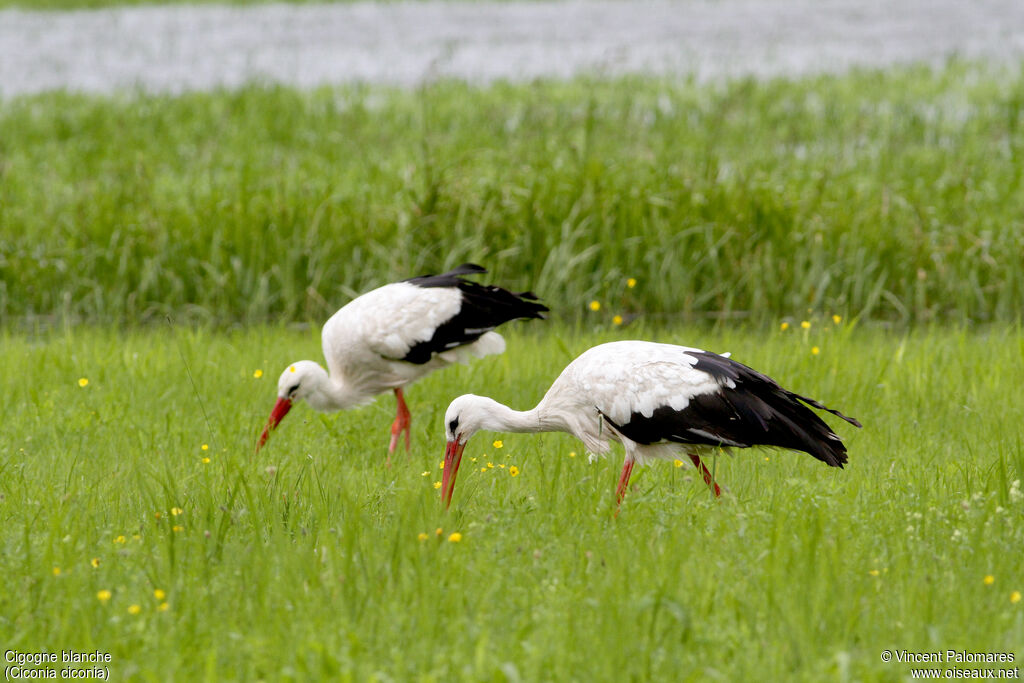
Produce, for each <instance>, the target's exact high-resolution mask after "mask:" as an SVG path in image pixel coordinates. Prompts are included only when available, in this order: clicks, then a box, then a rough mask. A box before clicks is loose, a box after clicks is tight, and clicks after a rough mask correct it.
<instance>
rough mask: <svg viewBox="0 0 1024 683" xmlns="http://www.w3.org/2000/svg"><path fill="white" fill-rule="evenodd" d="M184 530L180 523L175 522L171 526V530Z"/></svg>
mask: <svg viewBox="0 0 1024 683" xmlns="http://www.w3.org/2000/svg"><path fill="white" fill-rule="evenodd" d="M184 530H185V527H183V526H181V525H180V524H175V525H174V526H172V527H171V531H184Z"/></svg>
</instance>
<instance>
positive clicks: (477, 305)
mask: <svg viewBox="0 0 1024 683" xmlns="http://www.w3.org/2000/svg"><path fill="white" fill-rule="evenodd" d="M486 272H487V269H486V268H484V267H483V266H478V265H477V264H475V263H463V264H462V265H460V266H456V267H455V268H453V269H452V270H449V271H448V272H447V273H442V274H440V275H420V276H419V277H413V278H409V279H408V280H406V282H409V283H411V284H414V285H416V286H417V287H457V288H458V289H459V290H460V291H461V292H462V294H463V296H464V297H465V299H464V301H463V308H464V309H465V308H466V306H467V304H468V305H469V307H470V308H472V309H474V310H475V312H476V313H478V314H479V313H483V312H487V313H489V315H485V316H484V317H485V318H487V324H483V322H484V321H483V320H481V321H480V322H481V323H482V324H481V325H478V326H477V327H485V326H488V325H489V326H490V327H492V328H493V327H494V326H496V325H500V324H501V323H503V322H507V321H509V320H515V319H517V318H519V319H527V318H544V313H546V312H547V311H548V307H547V306H545V305H544V304H542V303H540V297H538V296H537V295H536V294H534V293H533V292H510V291H509V290H507V289H502V288H501V287H497V286H495V285H480V284H477V283H475V282H470V281H469V280H466V279H463V278H462V277H461V276H463V275H481V274H484V273H486ZM478 317H479V316H478ZM498 318H500V320H498Z"/></svg>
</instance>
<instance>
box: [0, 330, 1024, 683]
mask: <svg viewBox="0 0 1024 683" xmlns="http://www.w3.org/2000/svg"><path fill="white" fill-rule="evenodd" d="M813 322H814V324H813V325H812V327H811V328H810V329H809V330H807V331H804V330H800V329H792V328H791V329H789V330H787V331H785V332H783V331H780V330H778V329H776V330H775V331H774V332H770V333H767V334H765V332H764V329H763V328H747V327H736V326H728V327H725V326H721V327H719V328H717V329H713V330H706V329H699V328H671V329H659V328H654V327H641V328H639V329H637V328H630V329H626V330H615V331H610V330H602V329H588V330H584V329H582V328H578V327H577V328H570V327H568V326H565V325H558V324H551V323H544V324H535V325H531V326H529V327H525V326H524V327H522V328H519V329H518V330H516V331H513V332H511V333H510V334H509V337H510V343H509V350H508V352H507V353H506V354H505V355H504V356H501V357H498V358H491V359H485V360H483V361H479V362H476V363H474V364H472V365H470V366H468V367H458V368H454V369H451V370H448V371H446V372H444V373H438V374H435V375H433V376H431V377H429V378H428V379H426V380H424V381H423V382H421V383H419V384H417V385H415V386H414V387H413V388H412V389H411V390H410V392H409V402H410V406H411V409H412V411H413V417H414V421H413V434H412V436H413V450H412V453H411V456H410V458H409V459H408V460H407V459H406V458H405V457H404V456H402V457H399V458H397V460H396V462H395V464H394V466H393V467H392V468H391V469H387V468H386V467H385V466H384V455H385V450H386V449H385V447H386V443H387V437H388V426H389V424H390V421H391V419H392V417H393V401H392V400H391V399H390V397H385V398H383V399H381V400H380V401H378V402H377V403H375V404H372V405H370V406H367V407H364V408H361V409H359V410H355V411H350V412H347V413H343V414H339V415H336V416H329V417H324V416H319V415H317V414H315V413H312V412H311V411H310V410H308V408H307V407H306V406H299V407H297V408H296V409H295V410H293V411H292V414H291V415H289V416H288V417H287V418H286V420H285V421H284V422H283V423H282V426H281V428H280V429H279V430H278V431H277V432H276V433H275V435H274V436H273V438H272V439H271V441H270V443H269V444H268V446H267V447H266V448H265V449H264V450H263V451H261V452H260V453H259V455H258V456H255V457H254V456H253V453H252V447H253V444H254V440H255V437H256V435H257V433H258V431H259V428H260V427H261V426H262V424H263V421H264V420H265V419H266V416H267V413H268V412H269V409H270V406H271V404H272V402H273V394H274V386H275V380H276V376H277V373H278V372H279V371H280V370H281V369H282V368H283V367H284V365H285V364H286V363H287V362H289V361H291V360H295V359H298V358H300V357H308V358H318V357H319V341H318V339H317V335H316V334H315V333H314V332H309V331H305V332H303V331H298V332H297V331H289V330H286V329H284V328H280V327H277V328H264V327H257V328H253V329H249V330H244V331H243V330H237V331H233V332H230V331H229V332H213V331H209V330H206V329H198V330H187V329H184V328H181V327H177V328H174V329H172V330H169V331H168V330H149V331H145V330H138V331H134V332H129V333H126V334H125V333H117V332H115V331H113V330H110V329H93V328H73V329H70V330H68V331H65V332H54V331H51V332H47V333H43V334H39V335H33V334H13V333H11V332H10V331H8V332H7V333H5V334H4V338H3V348H4V353H3V355H2V361H0V362H2V368H0V394H2V395H3V396H4V406H5V407H4V429H3V430H2V431H0V572H2V574H3V576H4V585H5V589H4V590H3V591H2V592H0V642H2V643H3V646H4V648H5V649H13V650H20V651H23V652H32V651H39V650H42V649H48V650H50V651H58V650H60V649H68V648H75V649H79V650H90V651H91V650H94V649H99V650H102V651H106V652H109V653H111V655H112V657H113V662H112V663H111V665H110V667H111V676H112V678H113V680H126V679H133V680H135V679H137V680H168V679H174V680H190V681H192V680H224V679H242V680H256V679H265V680H310V679H313V678H328V679H334V680H339V679H340V680H358V681H363V680H423V681H429V680H437V681H440V680H445V681H450V680H473V681H479V680H709V679H712V680H713V679H720V680H807V681H821V680H842V681H845V680H900V679H905V678H906V677H907V676H908V675H909V669H910V667H909V666H907V665H902V664H896V663H890V664H884V663H882V662H881V661H880V658H879V656H880V653H881V652H882V650H884V649H891V650H896V649H908V650H912V651H915V650H928V651H933V650H946V649H968V650H975V651H985V652H999V651H1006V652H1015V654H1016V658H1017V661H1018V662H1019V661H1020V657H1021V656H1022V655H1024V653H1022V652H1021V650H1020V644H1021V643H1022V642H1024V601H1022V602H1018V603H1016V604H1014V603H1012V602H1011V593H1012V591H1014V590H1017V591H1024V572H1022V570H1021V563H1020V548H1021V547H1022V546H1024V522H1022V520H1024V515H1022V511H1024V507H1022V506H1024V500H1022V497H1021V493H1020V487H1019V483H1018V484H1014V483H1013V482H1015V481H1018V480H1020V479H1022V478H1024V445H1022V442H1021V431H1020V418H1021V413H1020V406H1019V400H1018V394H1019V387H1020V386H1021V385H1022V384H1024V366H1022V364H1021V363H1020V359H1021V357H1022V355H1024V332H1022V331H1021V329H1020V328H1019V326H1012V325H1011V326H992V327H986V328H984V329H983V330H978V331H964V330H962V329H960V330H957V329H952V330H951V329H944V328H939V327H936V328H924V329H918V330H916V331H913V332H910V333H907V334H900V335H898V334H895V333H891V332H882V331H878V330H874V331H872V330H865V329H858V328H857V327H856V326H851V325H849V324H848V323H847V322H845V321H844V322H843V323H841V324H839V325H835V324H833V323H832V322H831V320H814V321H813ZM616 336H618V337H619V338H622V337H641V338H652V339H658V340H663V341H672V342H678V343H685V344H693V345H699V346H702V347H705V348H709V349H713V350H720V351H724V350H729V351H732V352H733V354H734V357H735V358H737V359H739V360H741V361H744V362H747V363H749V364H751V365H753V366H754V367H756V368H758V369H761V370H763V371H765V372H768V373H769V374H771V375H772V376H774V377H776V378H777V379H779V380H780V381H781V382H782V383H783V384H784V385H785V386H787V387H789V388H791V389H793V390H796V391H800V392H802V393H806V394H808V395H811V396H813V397H815V398H818V399H820V400H822V401H824V402H825V403H826V404H828V405H831V406H834V407H837V408H839V409H841V410H843V411H845V412H847V413H848V414H851V415H854V416H856V417H858V418H860V419H861V420H862V421H863V423H864V429H863V430H855V429H853V428H852V427H849V426H848V425H845V424H844V423H841V422H840V421H838V420H835V419H831V418H830V422H832V423H834V424H836V427H837V429H838V431H839V432H840V433H841V435H842V436H843V437H844V439H845V440H846V442H847V443H848V445H849V449H850V463H849V466H848V467H847V468H846V469H845V470H842V471H840V470H833V469H829V468H826V467H824V466H823V465H822V464H821V463H819V462H817V461H815V460H813V459H812V458H810V457H809V456H806V455H803V454H795V453H785V452H777V451H760V450H755V451H741V452H738V453H737V454H735V455H734V456H732V457H722V458H719V459H718V461H717V463H716V467H717V473H718V478H719V480H720V481H721V482H722V483H723V484H724V485H725V486H726V487H727V489H728V493H727V494H726V495H724V496H723V498H722V499H721V500H719V501H715V500H713V499H712V498H711V497H710V496H709V494H708V491H707V489H706V487H705V486H704V485H703V483H702V482H700V481H699V479H697V478H695V477H694V476H693V470H692V469H690V468H689V467H687V468H684V469H679V468H675V467H673V466H672V464H671V463H662V464H660V465H658V466H654V467H651V468H646V469H638V470H637V471H636V472H635V473H634V484H633V487H632V490H631V491H630V493H629V495H628V497H627V499H626V502H625V504H624V507H623V511H622V513H621V515H620V516H619V517H618V519H613V518H612V510H613V505H614V497H613V487H614V483H615V480H616V477H617V474H618V470H619V467H620V466H621V451H620V450H616V451H614V454H613V456H611V457H610V458H608V459H606V460H600V461H598V462H596V463H594V464H588V463H587V460H586V458H585V457H584V456H583V452H582V449H581V447H580V445H579V444H578V443H576V442H575V441H574V440H572V439H571V438H570V437H568V436H564V435H505V436H503V437H502V438H503V441H504V447H503V448H501V449H496V448H494V446H493V445H492V443H491V442H492V440H493V439H494V438H497V436H496V435H491V434H487V433H483V434H481V435H479V436H477V437H476V438H475V439H474V440H473V441H471V442H470V445H469V448H468V449H467V451H466V457H467V459H468V458H470V457H476V458H478V460H477V462H476V463H472V462H469V461H468V460H467V461H465V462H464V465H463V469H462V472H461V474H460V476H459V483H458V487H457V489H456V495H455V499H454V503H453V506H452V509H451V510H450V511H448V512H443V511H442V510H441V509H440V506H439V500H438V492H437V491H436V490H435V489H434V487H433V482H434V481H436V480H439V479H440V472H439V470H438V463H439V461H440V460H441V455H442V451H443V445H444V443H443V431H442V425H441V421H442V418H443V413H444V409H445V408H446V407H447V404H448V402H449V401H450V399H451V398H452V397H454V396H455V395H457V394H459V393H463V392H467V391H473V392H476V393H484V394H490V395H493V396H494V397H495V398H497V399H499V400H502V401H504V402H507V403H509V404H511V405H512V406H514V407H528V406H532V405H533V404H534V402H536V401H537V400H538V399H539V397H540V396H541V395H542V393H543V391H544V389H545V388H546V387H547V385H548V383H550V381H551V380H552V379H553V378H554V377H555V376H556V375H557V373H558V372H559V371H560V370H561V368H562V367H563V366H564V364H565V363H566V362H567V361H568V360H570V359H571V358H572V357H573V356H574V355H576V354H577V353H579V352H580V351H582V350H583V349H585V348H586V347H588V346H590V345H592V344H594V343H597V342H599V341H605V340H610V339H613V338H615V337H616ZM812 346H817V347H819V348H820V353H819V354H817V355H812V354H811V352H810V349H811V347H812ZM256 369H262V370H263V372H264V374H263V376H262V378H259V379H257V378H254V376H253V374H254V371H255V370H256ZM188 370H190V371H191V375H192V377H194V379H195V390H194V389H193V385H192V383H191V382H190V379H189V374H188ZM79 378H87V379H88V380H89V382H88V385H87V386H85V387H80V386H79ZM197 394H198V395H197ZM204 443H205V444H209V450H205V451H204V450H202V449H201V445H202V444H204ZM573 451H574V452H576V453H578V454H579V455H578V456H577V457H575V458H573V457H570V452H573ZM204 456H206V457H209V458H210V462H209V463H208V464H204V463H203V462H202V458H203V457H204ZM488 461H490V462H493V463H494V464H495V465H496V466H495V468H493V469H489V470H487V471H486V472H480V471H479V467H480V466H483V467H485V468H486V462H488ZM502 464H504V465H512V464H515V465H516V466H517V467H518V468H519V469H520V474H519V476H517V477H515V478H513V477H511V476H509V475H508V470H507V469H502V468H501V467H499V466H498V465H502ZM474 467H477V469H476V470H474ZM423 472H429V476H421V473H423ZM175 508H180V510H181V512H180V514H178V515H175V514H174V513H173V510H174V509H175ZM157 515H159V517H158V516H157ZM175 525H177V526H180V527H182V528H181V530H180V531H174V530H173V527H174V526H175ZM435 529H443V532H442V534H441V537H440V538H437V537H436V536H435ZM455 531H458V532H460V533H461V534H462V541H461V542H460V543H457V544H456V543H449V542H447V540H446V539H447V536H448V535H449V534H450V533H451V532H455ZM420 533H426V534H427V535H428V537H429V538H428V540H426V541H420V540H418V539H417V536H418V534H420ZM122 537H123V541H124V542H123V543H121V542H118V541H119V539H121V538H122ZM93 558H96V559H97V560H98V562H99V566H98V567H97V568H94V567H92V566H91V560H92V559H93ZM55 568H59V570H60V573H59V575H55ZM876 573H877V575H875V574H876ZM986 575H991V576H993V577H994V579H995V580H994V583H992V584H991V585H985V583H984V582H983V578H984V577H985V576H986ZM155 589H160V590H162V591H165V592H166V598H165V601H166V602H167V604H168V608H167V610H166V611H160V610H159V609H158V605H159V603H160V601H159V600H157V599H156V598H155V597H154V595H153V591H154V590H155ZM103 590H109V591H110V592H111V593H112V597H111V598H110V600H109V602H107V603H103V602H101V601H100V600H99V599H98V598H97V594H98V592H100V591H103ZM136 604H137V605H139V607H140V609H139V613H138V614H131V613H130V612H129V607H130V606H131V605H136ZM1018 665H1019V664H1018Z"/></svg>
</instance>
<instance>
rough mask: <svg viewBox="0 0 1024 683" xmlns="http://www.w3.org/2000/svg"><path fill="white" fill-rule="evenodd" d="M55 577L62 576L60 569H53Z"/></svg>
mask: <svg viewBox="0 0 1024 683" xmlns="http://www.w3.org/2000/svg"><path fill="white" fill-rule="evenodd" d="M53 575H54V576H60V567H54V568H53Z"/></svg>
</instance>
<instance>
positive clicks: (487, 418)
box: [444, 394, 500, 446]
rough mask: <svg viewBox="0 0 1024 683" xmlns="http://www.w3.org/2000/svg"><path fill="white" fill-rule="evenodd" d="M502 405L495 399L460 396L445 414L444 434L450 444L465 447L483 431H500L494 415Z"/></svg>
mask: <svg viewBox="0 0 1024 683" xmlns="http://www.w3.org/2000/svg"><path fill="white" fill-rule="evenodd" d="M499 408H500V404H499V403H498V402H497V401H495V400H494V399H490V398H487V397H486V396H477V395H476V394H465V395H463V396H459V397H458V398H457V399H455V400H454V401H452V402H451V403H450V404H449V405H448V410H446V411H445V414H444V433H445V437H446V438H447V439H448V441H449V443H450V442H453V441H454V442H457V443H460V444H462V445H463V446H464V445H465V444H466V442H467V441H469V438H470V437H471V436H473V435H474V434H476V433H477V432H479V431H480V430H481V429H499V427H497V426H496V425H495V424H494V419H493V418H494V414H495V412H496V411H497V410H498V409H499Z"/></svg>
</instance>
